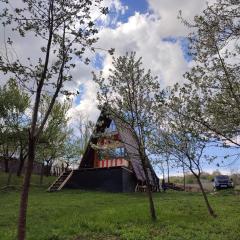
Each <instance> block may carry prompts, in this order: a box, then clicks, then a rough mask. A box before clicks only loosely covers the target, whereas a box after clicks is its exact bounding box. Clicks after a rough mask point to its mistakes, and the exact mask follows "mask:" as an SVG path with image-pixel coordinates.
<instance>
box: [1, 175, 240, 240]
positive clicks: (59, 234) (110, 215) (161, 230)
mask: <svg viewBox="0 0 240 240" xmlns="http://www.w3.org/2000/svg"><path fill="white" fill-rule="evenodd" d="M0 179H1V180H2V178H0ZM45 183H46V182H45ZM19 194H20V192H19V190H8V191H1V192H0V239H1V240H12V239H16V223H17V217H18V202H19ZM154 199H155V204H156V210H157V216H158V220H157V222H156V223H151V221H150V218H149V213H148V202H147V199H146V196H145V194H144V193H137V194H136V193H132V194H111V193H101V192H84V191H80V190H64V191H61V192H55V193H47V192H46V191H45V187H36V186H35V187H32V190H31V193H30V199H29V209H28V218H27V229H28V232H27V239H28V240H99V239H100V240H120V239H122V240H148V239H153V240H160V239H162V240H186V239H195V240H213V239H214V240H228V239H229V240H238V239H240V237H239V229H240V204H239V200H240V197H239V195H234V194H233V193H232V192H226V191H225V192H221V193H217V194H216V195H209V199H210V202H211V204H212V206H213V208H214V209H215V210H216V212H217V214H218V217H217V218H216V219H213V218H211V217H209V216H208V213H207V210H206V207H205V205H204V202H203V201H202V196H201V194H198V193H183V192H167V193H157V194H155V195H154Z"/></svg>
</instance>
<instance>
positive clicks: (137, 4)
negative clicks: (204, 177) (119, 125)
mask: <svg viewBox="0 0 240 240" xmlns="http://www.w3.org/2000/svg"><path fill="white" fill-rule="evenodd" d="M212 1H214V0H208V2H210V3H211V2H212ZM13 2H14V4H15V5H16V4H17V3H20V2H21V1H19V0H16V1H15V0H13ZM103 5H105V6H107V7H109V9H110V14H109V15H108V16H107V17H104V18H103V19H101V24H100V26H99V28H100V30H99V41H98V43H97V44H96V47H99V48H102V49H110V48H114V49H115V56H118V55H123V54H125V53H126V52H128V51H136V53H137V55H138V56H139V57H140V56H141V57H142V58H143V64H144V67H145V68H146V69H151V71H152V74H153V75H155V76H157V77H158V79H159V81H160V83H161V85H162V87H166V86H171V85H173V84H174V83H176V82H182V81H184V79H183V77H182V75H183V74H184V73H185V72H186V71H187V70H188V69H189V67H190V66H191V65H192V64H193V63H192V61H191V58H190V57H189V56H188V55H187V48H188V42H187V39H186V36H187V35H188V33H189V29H188V28H187V27H185V26H184V25H183V24H182V23H181V21H180V20H179V19H178V15H179V11H180V10H181V12H182V15H183V17H184V18H185V19H187V20H189V21H192V20H193V18H194V16H195V15H197V14H201V11H202V10H203V9H204V8H205V7H206V0H103ZM93 15H94V14H93ZM96 16H97V14H96ZM96 16H93V18H94V17H96ZM4 31H7V30H4V29H3V28H2V27H1V26H0V33H1V34H0V43H3V42H4ZM9 33H11V31H9V32H6V34H9ZM40 45H41V42H39V40H37V41H35V40H34V39H33V37H32V36H29V37H28V38H25V39H24V41H21V42H17V44H16V49H15V50H16V52H17V53H18V55H19V56H26V54H27V55H28V56H29V55H30V56H31V57H38V56H35V55H36V54H35V53H34V51H33V52H31V51H29V46H31V49H34V48H37V47H38V46H40ZM1 46H2V45H1ZM3 49H4V48H2V47H1V48H0V51H3ZM89 57H90V58H91V59H92V62H91V64H90V65H88V66H87V65H84V64H81V63H80V64H79V65H78V67H77V68H76V69H75V72H74V74H73V76H74V79H73V81H72V82H71V83H70V84H69V85H68V86H66V87H67V88H69V89H70V90H79V91H80V94H79V95H78V96H77V97H75V98H74V99H73V107H72V109H71V110H70V112H69V115H70V116H72V117H73V119H74V117H76V116H78V115H79V113H80V114H84V115H86V116H88V117H89V119H91V120H96V118H97V116H98V114H99V112H98V110H97V104H96V92H97V88H96V85H95V84H94V82H93V81H92V74H91V72H92V71H95V72H98V71H100V70H103V71H104V73H105V74H107V73H108V70H109V68H111V62H112V59H111V56H110V55H108V54H106V52H105V51H99V52H98V53H97V55H91V56H89ZM3 80H4V78H3V77H1V81H2V82H3ZM211 151H212V152H214V153H215V152H216V150H214V149H212V150H211ZM218 153H219V154H220V155H224V154H225V153H226V150H224V151H223V152H219V151H218ZM233 161H234V159H233ZM205 168H206V169H208V170H213V169H216V165H212V166H205ZM238 168H239V166H238V165H237V164H232V165H230V166H226V167H222V168H220V170H221V171H223V172H224V171H229V170H230V169H235V170H237V169H238ZM174 173H176V172H174Z"/></svg>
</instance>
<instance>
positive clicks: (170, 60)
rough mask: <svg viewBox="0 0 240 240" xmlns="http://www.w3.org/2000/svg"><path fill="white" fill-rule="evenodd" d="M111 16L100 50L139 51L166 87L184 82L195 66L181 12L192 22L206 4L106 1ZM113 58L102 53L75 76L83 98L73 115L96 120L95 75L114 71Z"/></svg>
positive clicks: (199, 1)
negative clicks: (79, 114)
mask: <svg viewBox="0 0 240 240" xmlns="http://www.w3.org/2000/svg"><path fill="white" fill-rule="evenodd" d="M104 4H105V5H106V6H108V7H110V14H109V16H108V17H107V18H106V19H105V21H104V24H102V25H101V29H100V32H99V38H100V40H99V41H98V43H97V46H98V47H101V48H105V49H109V48H110V47H112V48H115V55H122V54H125V53H126V52H127V51H136V52H137V55H138V56H142V57H143V63H144V66H145V67H146V68H147V69H151V71H152V73H153V75H155V76H158V79H159V81H160V82H161V84H162V86H163V87H166V86H169V85H172V84H173V83H175V82H181V81H183V77H182V75H183V73H184V72H186V70H187V69H188V67H189V66H190V65H191V59H190V58H189V56H188V55H187V40H186V36H187V34H188V31H189V30H188V28H186V27H185V26H184V25H183V24H182V23H181V21H180V20H179V19H178V18H177V17H178V15H179V11H180V10H181V11H182V14H183V16H184V17H185V18H186V19H188V20H190V21H191V20H192V19H193V17H194V16H195V15H196V14H199V13H200V12H201V11H202V10H203V9H204V8H205V6H206V1H205V0H137V1H134V0H104ZM111 62H112V60H111V56H109V55H106V54H105V53H104V52H99V54H98V55H97V57H96V58H95V60H94V61H93V62H92V65H91V66H81V69H80V68H79V71H77V73H76V76H75V82H76V84H77V85H78V88H79V89H80V92H81V94H80V96H78V97H77V98H76V99H75V101H74V104H75V106H74V108H73V109H72V111H71V114H72V115H75V113H76V111H81V112H84V113H85V114H87V115H89V117H90V119H93V120H94V119H96V117H97V115H98V112H97V111H96V101H95V96H96V86H95V84H94V83H93V81H92V76H91V71H92V70H94V71H99V70H100V69H102V70H103V71H104V72H105V73H106V74H107V72H108V70H109V68H110V67H111Z"/></svg>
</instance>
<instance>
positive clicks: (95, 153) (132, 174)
mask: <svg viewBox="0 0 240 240" xmlns="http://www.w3.org/2000/svg"><path fill="white" fill-rule="evenodd" d="M148 176H149V179H150V183H151V188H152V190H153V191H158V189H159V179H158V177H157V175H156V174H155V172H154V170H153V168H152V166H151V165H150V167H149V168H148ZM145 184H146V177H145V174H144V171H143V168H142V164H141V161H140V158H139V156H138V152H137V144H136V140H135V139H134V137H133V134H132V133H131V130H130V129H128V128H126V127H125V126H124V124H122V123H120V122H119V121H117V120H115V119H110V117H109V116H107V115H106V114H105V113H104V111H102V113H101V114H100V117H99V118H98V121H97V123H96V127H95V130H94V133H93V134H92V136H91V138H90V140H89V143H88V146H87V148H86V151H85V153H84V155H83V158H82V160H81V163H80V166H79V168H78V169H77V170H73V171H68V172H65V173H64V174H63V175H62V176H60V177H59V178H58V179H57V180H56V181H55V183H53V184H52V186H50V187H49V189H48V190H49V191H56V190H60V189H61V188H63V187H64V188H75V189H85V190H100V191H110V192H134V191H139V190H144V189H145Z"/></svg>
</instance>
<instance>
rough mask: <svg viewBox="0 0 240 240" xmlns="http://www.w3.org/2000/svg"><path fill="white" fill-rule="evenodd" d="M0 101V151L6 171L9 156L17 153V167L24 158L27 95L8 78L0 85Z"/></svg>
mask: <svg viewBox="0 0 240 240" xmlns="http://www.w3.org/2000/svg"><path fill="white" fill-rule="evenodd" d="M0 103H1V104H0V151H1V154H2V156H3V157H4V161H5V171H6V172H8V171H9V167H8V161H9V158H11V157H12V156H13V155H19V168H21V166H22V162H23V161H24V159H25V158H26V156H25V153H26V145H27V134H26V133H27V131H26V128H27V126H28V123H29V122H28V120H29V119H28V117H27V115H26V110H27V108H28V107H29V96H28V94H27V93H25V92H24V91H23V90H22V89H21V88H20V87H19V86H18V85H17V82H16V81H15V80H13V79H10V80H9V81H8V82H7V83H6V84H5V85H4V86H2V87H0ZM18 173H19V169H18Z"/></svg>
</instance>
